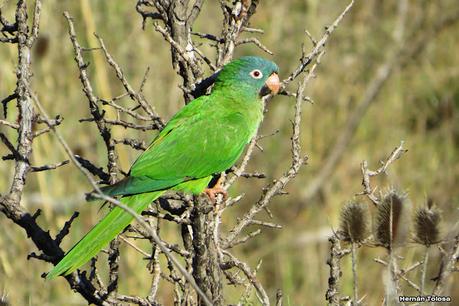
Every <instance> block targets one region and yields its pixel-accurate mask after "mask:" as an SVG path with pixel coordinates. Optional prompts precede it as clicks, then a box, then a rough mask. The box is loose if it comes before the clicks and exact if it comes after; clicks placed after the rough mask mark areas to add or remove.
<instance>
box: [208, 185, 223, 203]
mask: <svg viewBox="0 0 459 306" xmlns="http://www.w3.org/2000/svg"><path fill="white" fill-rule="evenodd" d="M204 193H205V194H207V196H208V197H209V199H210V200H211V201H212V202H213V203H216V202H217V195H219V194H221V195H222V196H223V200H226V199H227V198H228V193H227V192H226V190H225V189H223V188H222V187H219V186H218V187H217V186H214V187H212V188H206V189H205V190H204Z"/></svg>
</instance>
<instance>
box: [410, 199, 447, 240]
mask: <svg viewBox="0 0 459 306" xmlns="http://www.w3.org/2000/svg"><path fill="white" fill-rule="evenodd" d="M429 206H430V207H429ZM429 206H428V207H422V208H419V209H418V210H417V211H416V214H415V216H414V240H415V241H416V242H418V243H420V244H423V245H425V246H430V245H432V244H435V243H438V241H439V237H440V229H439V225H440V220H441V216H440V212H439V210H438V209H437V208H436V207H435V206H432V205H429Z"/></svg>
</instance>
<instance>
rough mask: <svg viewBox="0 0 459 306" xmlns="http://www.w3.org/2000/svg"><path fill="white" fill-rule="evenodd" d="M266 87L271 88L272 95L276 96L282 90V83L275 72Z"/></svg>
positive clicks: (267, 81)
mask: <svg viewBox="0 0 459 306" xmlns="http://www.w3.org/2000/svg"><path fill="white" fill-rule="evenodd" d="M265 85H266V87H268V88H269V90H270V91H271V94H272V95H276V94H277V93H278V92H279V89H280V81H279V76H278V75H277V73H275V72H273V74H271V75H270V76H269V78H268V79H267V80H266V82H265Z"/></svg>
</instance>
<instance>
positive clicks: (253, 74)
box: [250, 69, 263, 79]
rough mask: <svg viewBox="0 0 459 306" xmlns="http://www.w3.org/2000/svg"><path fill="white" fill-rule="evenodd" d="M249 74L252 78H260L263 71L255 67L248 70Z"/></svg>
mask: <svg viewBox="0 0 459 306" xmlns="http://www.w3.org/2000/svg"><path fill="white" fill-rule="evenodd" d="M250 76H251V77H252V78H254V79H261V78H262V77H263V73H262V72H261V71H260V70H258V69H255V70H252V71H251V72H250Z"/></svg>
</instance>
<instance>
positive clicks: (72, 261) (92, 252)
mask: <svg viewBox="0 0 459 306" xmlns="http://www.w3.org/2000/svg"><path fill="white" fill-rule="evenodd" d="M163 192H164V191H156V192H150V193H143V194H138V195H133V196H130V197H124V198H122V199H121V203H123V204H125V205H127V206H129V207H130V208H132V209H133V210H134V211H136V212H137V213H141V212H142V211H143V210H144V209H146V208H147V206H148V205H149V204H150V203H151V202H152V201H154V200H155V199H157V198H158V197H159V196H160V195H161V194H162V193H163ZM133 219H134V217H133V216H132V215H130V214H128V213H126V212H125V211H124V210H123V209H122V208H119V207H115V208H113V209H112V210H111V211H110V212H109V213H108V214H107V216H105V218H103V219H102V220H101V221H100V222H99V223H97V224H96V225H95V226H94V227H93V228H92V229H91V231H89V233H87V234H86V235H85V236H84V237H83V238H82V239H81V240H80V241H79V242H78V243H77V244H76V245H75V246H74V247H73V248H72V249H71V250H70V251H69V252H68V253H67V254H66V255H65V257H64V258H63V259H62V260H61V261H60V262H59V263H58V264H57V265H56V266H55V267H54V269H53V270H51V271H50V272H49V273H48V274H47V275H46V278H47V279H52V278H54V277H56V276H59V275H67V274H70V273H72V272H73V271H75V270H76V269H78V268H79V267H80V266H82V265H84V264H85V263H86V262H88V261H89V260H90V259H91V258H92V257H94V256H96V255H97V253H99V251H100V250H101V249H103V248H104V247H106V246H107V245H108V243H109V242H110V241H112V240H113V239H114V238H115V237H116V236H117V235H118V234H120V233H121V232H122V231H123V230H124V229H125V228H126V227H127V226H128V225H129V223H131V222H132V220H133Z"/></svg>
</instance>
